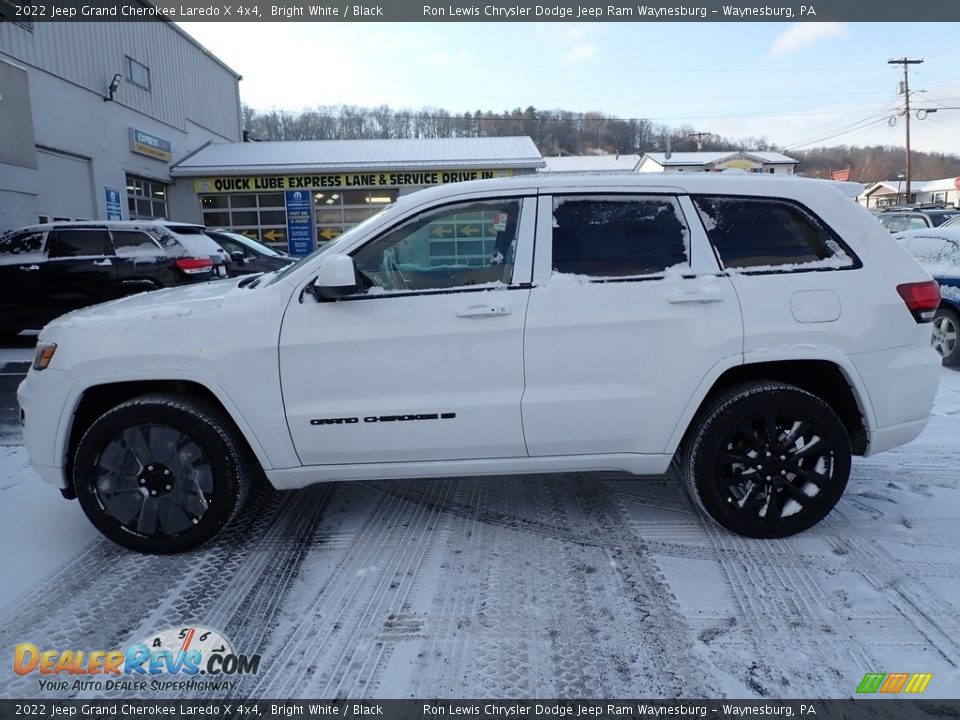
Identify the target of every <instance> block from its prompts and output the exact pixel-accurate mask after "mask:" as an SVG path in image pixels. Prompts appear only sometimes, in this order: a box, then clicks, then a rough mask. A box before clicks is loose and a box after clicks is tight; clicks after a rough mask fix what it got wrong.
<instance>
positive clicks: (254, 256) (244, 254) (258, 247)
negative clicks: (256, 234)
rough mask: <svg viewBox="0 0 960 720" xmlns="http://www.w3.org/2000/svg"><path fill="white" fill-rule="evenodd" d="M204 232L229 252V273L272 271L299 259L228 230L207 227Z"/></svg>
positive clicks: (243, 273)
mask: <svg viewBox="0 0 960 720" xmlns="http://www.w3.org/2000/svg"><path fill="white" fill-rule="evenodd" d="M205 232H206V234H207V235H209V236H210V237H212V238H213V239H214V240H215V241H216V243H217V245H219V246H220V247H222V248H223V249H224V250H226V251H227V253H229V255H230V265H229V271H230V274H231V275H252V274H254V273H261V272H273V271H274V270H281V269H283V268H285V267H286V266H287V265H292V264H293V263H295V262H296V261H297V260H298V259H299V258H295V257H293V256H292V255H287V254H286V253H282V252H278V251H276V250H274V249H273V248H272V247H269V246H267V245H264V244H263V243H260V242H257V241H256V240H254V239H252V238H248V237H247V236H246V235H242V234H240V233H236V232H231V231H230V230H221V229H219V228H217V229H210V228H207V230H205Z"/></svg>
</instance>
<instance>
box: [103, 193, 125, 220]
mask: <svg viewBox="0 0 960 720" xmlns="http://www.w3.org/2000/svg"><path fill="white" fill-rule="evenodd" d="M103 196H104V197H105V198H106V200H107V220H123V205H121V201H120V191H119V190H117V189H116V188H112V187H106V186H104V188H103Z"/></svg>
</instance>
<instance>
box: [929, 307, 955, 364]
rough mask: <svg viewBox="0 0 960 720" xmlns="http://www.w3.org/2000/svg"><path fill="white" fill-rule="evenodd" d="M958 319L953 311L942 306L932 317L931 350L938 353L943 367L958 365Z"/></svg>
mask: <svg viewBox="0 0 960 720" xmlns="http://www.w3.org/2000/svg"><path fill="white" fill-rule="evenodd" d="M958 333H960V317H958V316H957V313H955V312H954V311H953V310H951V309H950V308H947V307H943V306H942V305H941V306H940V307H939V308H937V312H936V314H935V315H934V316H933V334H932V337H931V343H932V344H933V349H934V350H936V351H937V352H938V353H940V357H942V358H943V364H944V365H958V364H960V342H958V340H960V338H958Z"/></svg>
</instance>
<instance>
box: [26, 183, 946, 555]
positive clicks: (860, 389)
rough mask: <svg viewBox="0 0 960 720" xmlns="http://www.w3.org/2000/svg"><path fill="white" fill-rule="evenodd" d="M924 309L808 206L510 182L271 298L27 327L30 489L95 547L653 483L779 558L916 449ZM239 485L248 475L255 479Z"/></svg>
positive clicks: (893, 248) (425, 196) (326, 266)
mask: <svg viewBox="0 0 960 720" xmlns="http://www.w3.org/2000/svg"><path fill="white" fill-rule="evenodd" d="M938 299H939V297H938V289H937V285H936V283H934V282H932V281H931V279H930V277H929V275H927V274H926V273H925V272H924V271H923V270H922V269H921V268H920V267H919V265H917V263H916V262H915V261H914V260H913V259H912V258H911V257H910V256H909V255H908V254H907V252H906V251H905V250H903V249H902V248H900V247H899V246H898V245H897V244H896V242H894V241H893V239H892V238H891V237H890V235H889V234H888V233H887V232H885V231H884V230H883V229H882V228H881V227H880V226H879V224H878V223H877V222H876V221H875V220H874V219H873V218H872V217H871V216H869V215H868V214H867V213H866V212H865V211H863V210H862V209H861V208H858V207H857V206H856V205H854V204H853V203H852V202H851V201H850V200H849V199H848V198H847V197H845V196H844V195H843V194H842V193H840V192H839V191H837V190H836V189H835V188H834V187H832V185H831V184H830V183H829V182H827V181H815V180H802V179H776V178H765V177H761V178H757V177H746V176H738V177H731V176H729V175H724V176H719V177H718V176H712V177H710V176H707V177H703V176H683V175H658V176H650V175H643V176H626V177H625V176H619V175H610V176H602V175H597V176H580V175H572V176H567V177H548V178H543V177H539V176H526V177H516V178H508V179H498V180H485V181H480V182H473V183H461V184H454V185H446V186H443V187H438V188H432V189H429V190H424V191H421V192H417V193H414V194H412V195H410V196H407V197H405V198H402V199H401V200H400V201H399V202H398V203H397V204H396V205H394V206H393V207H391V208H389V209H387V210H385V211H384V212H382V213H380V214H378V215H376V216H374V217H372V218H370V219H368V220H366V221H365V222H363V223H362V224H360V225H358V226H356V227H355V228H353V229H352V230H350V231H348V232H347V233H345V234H344V235H343V236H342V237H340V238H339V239H337V240H336V241H335V242H333V243H331V244H329V245H327V246H326V247H323V248H321V249H320V250H318V251H317V252H316V253H315V254H314V255H313V256H310V257H308V258H306V259H304V260H303V261H301V262H300V263H297V264H296V265H293V266H291V267H289V268H287V269H285V270H283V271H281V272H279V273H275V274H271V275H261V276H249V277H247V278H245V279H239V280H224V281H221V282H219V283H211V284H205V285H199V286H193V287H189V288H183V289H177V290H161V291H158V292H154V293H150V294H147V295H142V296H138V297H134V298H129V299H124V300H118V301H116V302H113V303H108V304H105V305H101V306H98V307H95V308H91V309H87V310H81V311H78V312H76V313H73V314H71V315H68V316H66V317H64V318H62V319H60V320H57V321H55V322H53V323H51V324H50V325H48V326H47V327H46V328H45V329H44V330H43V332H42V333H41V335H40V338H39V344H38V347H37V353H36V357H35V361H34V366H33V368H32V369H31V370H30V372H29V374H28V376H27V378H26V380H25V381H24V382H23V383H22V385H21V386H20V389H19V393H18V396H19V400H20V403H21V406H22V408H23V413H24V422H25V429H24V437H25V443H26V446H27V449H28V452H29V455H30V460H31V463H32V465H33V467H34V468H35V469H36V470H37V471H38V472H39V473H40V474H41V475H42V476H43V478H44V479H46V480H47V481H49V482H51V483H52V484H54V485H56V486H57V487H59V488H61V489H62V491H63V492H64V494H65V495H66V496H68V497H72V496H73V495H76V496H77V497H78V498H79V500H80V504H81V506H82V507H83V509H84V511H85V512H86V513H87V515H88V516H89V518H90V519H91V520H92V521H93V523H94V524H95V525H96V526H97V527H98V528H99V529H100V530H101V531H102V532H103V533H104V534H106V535H107V536H108V537H110V538H111V539H113V540H115V541H117V542H119V543H121V544H123V545H126V546H127V547H130V548H134V549H136V550H141V551H146V552H175V551H179V550H184V549H187V548H192V547H195V546H197V545H199V544H201V543H202V542H204V541H206V540H207V539H209V538H210V537H212V536H213V535H215V534H216V533H217V532H218V531H219V530H220V529H221V528H222V527H223V526H224V525H225V524H226V523H227V522H228V521H229V520H230V519H231V518H232V517H233V516H234V515H235V513H237V511H238V510H239V509H240V507H241V505H242V503H243V502H244V498H245V496H246V494H247V489H248V486H249V484H250V482H251V477H252V476H253V473H254V470H256V469H257V467H258V466H259V467H260V468H262V469H263V471H264V473H265V474H266V477H267V478H268V479H269V481H270V482H271V483H272V484H273V485H274V486H275V487H277V488H299V487H303V486H305V485H308V484H311V483H315V482H325V481H334V480H370V479H385V478H417V477H424V478H426V477H437V476H451V475H492V474H512V473H533V472H536V473H542V472H556V471H590V470H621V471H627V472H631V473H635V474H659V473H663V472H665V471H666V470H667V469H668V467H669V465H670V463H671V461H672V460H673V459H674V458H677V460H678V466H679V468H680V470H681V472H682V474H683V475H684V476H685V478H686V482H687V483H688V485H689V488H690V491H691V495H692V497H693V498H694V499H695V501H696V502H697V503H698V504H699V505H700V506H701V507H702V509H703V510H704V511H705V512H706V513H707V514H709V515H710V516H711V517H712V518H713V519H714V520H716V521H717V522H718V523H719V524H721V525H723V526H724V527H726V528H729V529H730V530H733V531H734V532H738V533H742V534H744V535H748V536H753V537H782V536H785V535H789V534H792V533H796V532H799V531H802V530H804V529H806V528H809V527H810V526H812V525H814V524H815V523H817V522H818V521H819V520H820V519H822V518H823V517H824V516H825V515H826V514H827V513H828V512H829V511H830V510H831V509H832V508H833V506H834V505H835V504H836V503H837V500H838V499H839V497H840V495H841V494H842V492H843V490H844V486H845V485H846V482H847V477H848V474H849V472H850V460H851V455H852V454H864V455H866V454H873V453H877V452H880V451H883V450H886V449H888V448H891V447H894V446H896V445H900V444H902V443H905V442H909V441H910V440H912V439H913V438H915V437H916V436H917V435H918V434H919V433H920V432H921V430H922V429H923V428H924V426H925V424H926V422H927V417H928V413H929V411H930V409H931V406H932V403H933V398H934V394H935V392H936V389H937V383H938V379H939V367H940V358H939V356H938V355H937V354H936V352H934V351H933V350H932V349H931V347H930V323H929V320H930V318H931V317H932V316H933V312H934V310H935V309H936V307H937V304H938ZM257 472H259V471H258V470H257Z"/></svg>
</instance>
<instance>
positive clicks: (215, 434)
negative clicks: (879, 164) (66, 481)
mask: <svg viewBox="0 0 960 720" xmlns="http://www.w3.org/2000/svg"><path fill="white" fill-rule="evenodd" d="M242 447H243V446H242V441H241V440H240V439H239V438H238V437H237V436H236V431H235V430H234V429H233V427H232V424H231V423H230V421H229V420H228V419H227V418H226V417H225V416H224V415H223V413H222V412H220V411H219V410H218V409H217V408H215V407H213V406H212V405H210V404H209V403H206V402H203V401H200V400H197V399H195V398H191V397H187V396H180V395H172V394H156V395H145V396H143V397H139V398H134V399H132V400H129V401H127V402H125V403H122V404H120V405H118V406H117V407H115V408H113V409H112V410H110V411H108V412H107V413H105V414H104V415H103V416H101V417H100V418H99V419H98V420H96V421H95V422H94V423H93V424H92V425H91V426H90V428H89V429H88V430H87V432H86V433H85V434H84V436H83V437H82V438H81V440H80V443H79V445H78V446H77V452H76V455H75V458H74V463H73V484H74V488H75V490H76V493H77V498H78V499H79V501H80V505H81V507H82V508H83V510H84V512H85V513H86V514H87V517H89V518H90V520H91V522H93V524H94V525H95V526H96V527H97V529H99V530H100V531H101V532H102V533H103V534H104V535H106V536H107V537H108V538H110V539H111V540H113V541H114V542H116V543H119V544H120V545H123V546H124V547H128V548H130V549H132V550H138V551H140V552H145V553H174V552H182V551H184V550H190V549H192V548H195V547H198V546H199V545H202V544H203V543H205V542H206V541H207V540H209V539H210V538H212V537H213V536H214V535H216V534H217V533H218V532H219V531H220V530H221V528H223V526H224V525H226V524H227V523H228V522H229V521H230V520H231V519H232V518H233V517H234V516H235V515H236V513H237V512H238V511H239V510H240V508H241V506H242V505H243V502H244V500H245V499H246V495H247V491H248V488H249V485H250V475H249V472H248V470H247V467H246V464H245V462H244V459H243V453H242V450H241V448H242Z"/></svg>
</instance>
